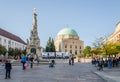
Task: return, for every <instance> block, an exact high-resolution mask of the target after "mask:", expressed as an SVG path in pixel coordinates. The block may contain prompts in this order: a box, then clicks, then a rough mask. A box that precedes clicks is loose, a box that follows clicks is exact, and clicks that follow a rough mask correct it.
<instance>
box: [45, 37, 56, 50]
mask: <svg viewBox="0 0 120 82" xmlns="http://www.w3.org/2000/svg"><path fill="white" fill-rule="evenodd" d="M46 52H55V45H54V40H53V38H52V39H51V37H49V39H48V41H47V45H46Z"/></svg>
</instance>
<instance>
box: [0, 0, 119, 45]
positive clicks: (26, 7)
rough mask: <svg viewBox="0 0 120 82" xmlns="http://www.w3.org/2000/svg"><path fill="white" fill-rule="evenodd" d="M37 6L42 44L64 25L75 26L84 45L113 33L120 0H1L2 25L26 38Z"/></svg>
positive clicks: (117, 17)
mask: <svg viewBox="0 0 120 82" xmlns="http://www.w3.org/2000/svg"><path fill="white" fill-rule="evenodd" d="M34 8H36V9H37V12H36V13H37V25H38V36H39V38H40V44H41V46H42V47H45V46H46V43H47V41H48V38H49V37H52V38H53V39H55V37H56V36H57V34H58V32H59V31H60V30H62V29H63V28H65V27H69V28H72V29H74V30H75V31H76V32H77V33H78V35H79V37H80V40H83V41H84V46H87V45H89V46H93V42H95V40H96V38H99V37H105V36H106V35H109V34H111V33H113V32H114V31H115V28H116V24H117V23H118V22H119V21H120V0H0V28H3V29H5V30H7V31H8V32H11V33H13V34H15V35H17V36H19V37H20V38H22V39H23V40H24V41H25V42H26V39H29V37H30V31H31V30H32V28H33V27H32V21H33V9H34Z"/></svg>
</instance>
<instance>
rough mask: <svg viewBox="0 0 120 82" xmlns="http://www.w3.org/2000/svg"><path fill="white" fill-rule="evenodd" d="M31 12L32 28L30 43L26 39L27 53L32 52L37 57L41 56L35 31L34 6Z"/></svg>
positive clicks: (35, 15)
mask: <svg viewBox="0 0 120 82" xmlns="http://www.w3.org/2000/svg"><path fill="white" fill-rule="evenodd" d="M33 12H34V13H33V24H32V26H33V29H32V30H31V33H30V43H29V40H28V41H27V54H34V55H36V56H37V57H41V47H40V39H39V36H38V31H37V14H36V9H35V8H34V10H33Z"/></svg>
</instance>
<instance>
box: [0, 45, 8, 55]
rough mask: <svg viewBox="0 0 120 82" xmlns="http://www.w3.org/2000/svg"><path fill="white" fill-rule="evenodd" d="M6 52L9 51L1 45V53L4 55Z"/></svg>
mask: <svg viewBox="0 0 120 82" xmlns="http://www.w3.org/2000/svg"><path fill="white" fill-rule="evenodd" d="M6 52H7V50H6V48H5V47H4V46H2V45H0V55H1V54H3V55H4V54H5V53H6Z"/></svg>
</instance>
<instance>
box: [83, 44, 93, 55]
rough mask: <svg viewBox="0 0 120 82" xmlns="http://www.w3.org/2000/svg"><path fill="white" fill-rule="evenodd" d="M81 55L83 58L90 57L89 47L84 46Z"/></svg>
mask: <svg viewBox="0 0 120 82" xmlns="http://www.w3.org/2000/svg"><path fill="white" fill-rule="evenodd" d="M83 53H84V55H85V56H90V55H91V47H90V46H86V47H85V49H84V50H83Z"/></svg>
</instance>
